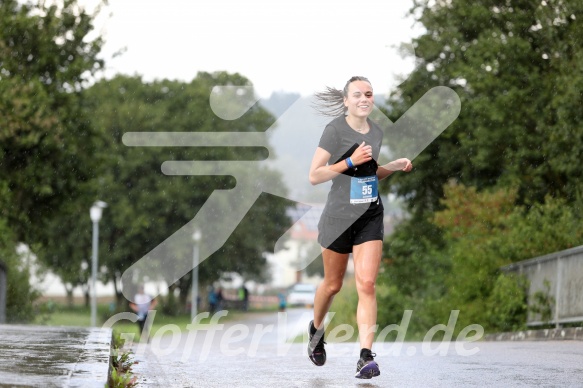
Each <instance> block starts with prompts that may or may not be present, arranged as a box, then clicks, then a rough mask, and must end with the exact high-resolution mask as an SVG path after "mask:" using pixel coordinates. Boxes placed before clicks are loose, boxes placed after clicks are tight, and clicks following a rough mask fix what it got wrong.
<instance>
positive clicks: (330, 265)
mask: <svg viewBox="0 0 583 388" xmlns="http://www.w3.org/2000/svg"><path fill="white" fill-rule="evenodd" d="M322 260H323V262H324V280H322V282H321V283H320V285H319V286H318V289H317V290H316V297H315V299H314V326H315V327H316V328H320V326H321V325H322V323H323V321H324V318H325V317H326V314H327V313H328V310H329V309H330V305H331V304H332V300H333V299H334V295H336V294H337V293H338V291H340V289H341V288H342V281H343V280H344V274H345V273H346V265H347V264H348V253H338V252H334V251H332V250H330V249H326V248H323V249H322Z"/></svg>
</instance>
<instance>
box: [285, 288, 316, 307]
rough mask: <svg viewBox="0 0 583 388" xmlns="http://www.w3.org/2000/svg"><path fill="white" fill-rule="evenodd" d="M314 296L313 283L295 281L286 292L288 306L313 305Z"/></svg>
mask: <svg viewBox="0 0 583 388" xmlns="http://www.w3.org/2000/svg"><path fill="white" fill-rule="evenodd" d="M315 297H316V286H314V285H313V284H305V283H296V284H294V285H293V286H291V287H290V288H289V290H288V294H287V304H288V306H310V307H311V306H313V305H314V298H315Z"/></svg>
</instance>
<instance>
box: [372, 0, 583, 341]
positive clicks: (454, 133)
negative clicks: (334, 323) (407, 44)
mask: <svg viewBox="0 0 583 388" xmlns="http://www.w3.org/2000/svg"><path fill="white" fill-rule="evenodd" d="M581 7H582V6H581V3H580V2H579V1H577V0H566V1H562V2H528V1H522V2H508V1H493V0H480V1H467V0H447V1H446V0H437V1H416V2H415V5H414V7H413V9H412V13H413V14H414V15H416V18H417V20H418V21H419V22H420V23H421V24H422V25H423V26H424V27H425V32H424V33H423V34H422V35H421V36H419V37H418V38H416V39H414V40H413V45H414V47H415V54H416V56H417V57H418V62H417V66H416V68H415V70H414V71H413V72H412V74H411V75H410V76H409V78H408V79H407V80H406V81H405V82H404V83H403V84H401V86H400V87H399V89H398V90H397V91H396V92H395V93H394V95H393V96H392V97H391V99H390V102H389V103H390V106H391V108H392V109H391V110H390V112H391V115H392V119H394V120H396V119H397V118H398V117H400V116H401V115H402V114H403V113H404V112H405V111H406V110H407V109H409V107H410V106H412V105H413V104H414V102H415V101H416V100H417V99H419V98H420V97H421V96H422V95H423V94H424V93H425V92H427V91H428V90H429V89H430V88H431V87H434V86H449V87H451V88H453V89H454V90H455V91H456V92H457V93H458V95H459V96H460V99H461V113H460V115H459V117H458V118H457V119H456V120H455V121H454V122H453V124H452V125H451V126H450V127H449V128H447V129H446V130H445V131H444V133H443V134H442V135H441V136H440V137H439V138H438V139H436V140H435V141H434V142H433V143H432V144H431V145H430V146H429V147H428V148H427V149H426V150H425V151H423V152H422V153H421V154H420V155H419V157H418V158H416V159H415V161H414V165H415V169H414V170H413V172H411V173H410V174H399V175H397V176H395V177H392V178H391V180H390V181H388V182H389V183H390V184H391V185H392V190H393V191H395V192H397V193H399V194H400V195H401V196H403V198H404V199H405V201H406V202H407V204H408V207H409V209H410V211H411V215H412V217H411V219H410V220H408V221H407V222H405V223H403V224H402V225H400V226H399V227H398V228H397V230H396V232H395V234H394V235H393V236H391V237H390V238H389V239H388V241H387V244H386V247H387V248H388V249H387V250H388V254H387V255H388V259H387V260H386V261H385V265H384V268H383V269H384V272H383V273H382V274H381V283H382V284H384V287H385V288H386V290H388V294H387V295H384V296H383V297H382V298H381V299H382V302H381V304H387V305H390V306H392V307H391V308H392V309H396V310H397V312H399V314H397V313H390V312H384V311H383V312H380V313H379V319H381V320H385V322H387V324H389V323H392V322H395V321H397V320H398V319H400V314H402V311H403V309H405V308H414V309H416V310H415V312H414V315H413V317H412V325H413V331H415V330H416V331H417V332H422V331H423V330H425V331H426V330H428V328H429V327H431V326H433V325H435V324H437V323H440V322H442V321H443V319H444V317H447V315H448V313H449V311H450V310H452V309H459V310H461V313H460V316H459V319H458V321H459V322H460V323H459V325H458V326H461V327H463V325H464V324H469V323H479V324H482V325H483V326H485V327H486V329H487V330H511V329H516V328H518V327H520V326H521V325H522V324H523V323H524V321H525V319H524V317H525V315H524V314H525V311H526V310H525V309H526V304H525V303H526V299H525V298H526V295H525V283H524V280H523V279H515V278H512V277H510V276H507V275H505V274H501V273H500V270H499V268H500V266H502V265H505V264H509V263H512V262H515V261H518V260H524V259H528V258H532V257H535V256H538V255H542V254H546V253H550V252H553V251H556V250H562V249H566V248H569V247H572V246H576V245H580V244H581V243H582V242H583V236H582V234H581V227H580V226H579V225H578V224H577V221H576V220H577V219H578V217H580V214H581V192H582V188H583V186H582V182H583V180H582V179H581V178H582V176H581V169H580V168H578V167H577V162H576V161H575V159H576V158H577V157H576V155H579V154H581V153H582V151H583V131H582V130H581V129H582V125H581V124H582V118H583V111H581V109H580V107H581V106H582V102H583V95H582V93H581V90H583V89H582V88H581V86H582V85H583V72H581V67H582V66H583V65H582V64H583V62H582V61H581V58H582V55H583V50H582V46H581V44H580V37H581V36H582V35H581V33H582V32H583V30H582V24H581V20H580V18H579V17H578V14H579V13H580V12H581ZM385 189H386V186H385ZM397 315H399V316H397ZM416 316H417V320H416V321H415V317H416Z"/></svg>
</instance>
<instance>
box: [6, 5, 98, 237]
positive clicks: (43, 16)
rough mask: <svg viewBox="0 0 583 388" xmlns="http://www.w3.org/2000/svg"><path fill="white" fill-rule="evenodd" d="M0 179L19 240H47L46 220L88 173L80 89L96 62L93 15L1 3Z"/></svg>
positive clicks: (53, 7)
mask: <svg viewBox="0 0 583 388" xmlns="http://www.w3.org/2000/svg"><path fill="white" fill-rule="evenodd" d="M0 5H1V6H0V23H1V25H2V29H1V31H0V77H1V79H2V82H0V163H1V164H2V169H0V181H2V182H7V184H8V189H9V191H8V193H7V195H8V198H9V206H6V207H4V208H3V209H2V214H3V215H4V216H5V217H6V219H7V220H8V226H9V227H10V228H11V229H12V230H13V231H14V233H15V236H16V238H17V239H18V240H19V241H23V242H26V243H27V244H29V245H32V244H36V243H44V242H46V240H47V236H46V233H45V231H46V227H45V225H44V221H45V220H50V219H51V218H52V217H53V216H54V215H55V214H58V212H59V209H60V208H61V207H62V206H63V204H64V203H66V202H67V201H69V200H72V199H74V198H75V197H76V196H77V195H78V183H79V182H83V181H86V180H87V179H89V178H90V177H91V174H92V168H91V163H89V162H88V160H87V158H88V157H89V156H90V155H91V154H92V144H93V143H92V141H91V139H92V136H93V132H92V130H91V128H90V127H89V125H88V124H89V123H88V120H87V117H86V116H85V115H84V113H83V110H82V109H81V103H80V101H81V99H80V96H81V91H82V89H83V87H84V86H85V84H86V83H87V82H88V81H89V80H90V79H91V76H92V75H93V74H94V73H95V72H96V71H98V70H99V69H100V68H101V67H102V62H101V61H100V60H99V59H97V54H98V53H99V51H100V48H101V44H102V41H101V39H100V38H96V39H94V40H90V39H89V38H88V36H89V33H90V32H91V31H92V30H93V24H92V22H93V15H89V14H87V13H86V12H84V11H83V10H82V9H81V8H79V7H78V5H77V4H76V1H74V0H65V1H64V2H63V4H62V5H61V6H58V5H46V4H45V3H44V2H39V3H38V4H32V3H30V4H21V3H19V2H17V1H15V0H3V1H1V2H0Z"/></svg>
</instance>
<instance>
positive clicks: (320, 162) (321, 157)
mask: <svg viewBox="0 0 583 388" xmlns="http://www.w3.org/2000/svg"><path fill="white" fill-rule="evenodd" d="M330 156H331V155H330V153H329V152H328V151H326V150H325V149H323V148H320V147H318V148H316V152H314V157H313V158H312V165H311V166H310V176H309V177H310V183H311V184H312V185H318V184H320V183H324V182H328V181H329V180H331V179H333V178H335V177H336V176H338V175H339V174H342V173H343V172H344V171H346V170H348V165H347V164H346V162H345V161H344V160H341V161H339V162H338V163H336V164H333V165H330V166H329V165H328V161H329V160H330Z"/></svg>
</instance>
